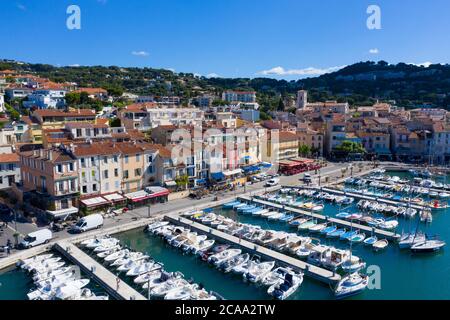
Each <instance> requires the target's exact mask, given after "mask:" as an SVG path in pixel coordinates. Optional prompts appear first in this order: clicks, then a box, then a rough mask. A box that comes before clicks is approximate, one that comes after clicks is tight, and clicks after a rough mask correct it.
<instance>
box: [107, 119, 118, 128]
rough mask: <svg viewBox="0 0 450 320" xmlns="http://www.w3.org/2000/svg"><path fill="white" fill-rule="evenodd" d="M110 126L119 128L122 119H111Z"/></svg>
mask: <svg viewBox="0 0 450 320" xmlns="http://www.w3.org/2000/svg"><path fill="white" fill-rule="evenodd" d="M109 126H110V127H112V128H119V127H120V126H121V122H120V119H119V118H114V119H110V120H109Z"/></svg>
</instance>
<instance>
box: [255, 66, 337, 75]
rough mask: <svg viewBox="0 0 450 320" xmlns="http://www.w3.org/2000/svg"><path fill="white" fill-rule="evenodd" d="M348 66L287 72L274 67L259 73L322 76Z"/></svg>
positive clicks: (290, 70) (281, 68)
mask: <svg viewBox="0 0 450 320" xmlns="http://www.w3.org/2000/svg"><path fill="white" fill-rule="evenodd" d="M345 67H346V66H338V67H329V68H325V69H321V68H315V67H309V68H304V69H289V70H285V69H284V68H283V67H274V68H272V69H269V70H263V71H260V72H258V73H257V74H259V75H264V76H269V75H274V76H320V75H322V74H325V73H330V72H335V71H338V70H340V69H342V68H345Z"/></svg>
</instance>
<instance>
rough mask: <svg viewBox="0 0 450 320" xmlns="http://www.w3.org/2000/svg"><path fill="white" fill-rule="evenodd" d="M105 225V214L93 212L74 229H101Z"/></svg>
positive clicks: (73, 229)
mask: <svg viewBox="0 0 450 320" xmlns="http://www.w3.org/2000/svg"><path fill="white" fill-rule="evenodd" d="M102 226H103V216H102V215H101V214H91V215H89V216H86V217H83V218H81V219H80V220H78V222H77V223H76V224H75V225H74V226H73V228H72V231H74V232H77V233H82V232H86V231H89V230H93V229H99V228H101V227H102Z"/></svg>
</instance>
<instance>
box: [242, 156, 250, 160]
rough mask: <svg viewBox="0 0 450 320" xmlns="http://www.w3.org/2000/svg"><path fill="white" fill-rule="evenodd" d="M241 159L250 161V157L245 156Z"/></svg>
mask: <svg viewBox="0 0 450 320" xmlns="http://www.w3.org/2000/svg"><path fill="white" fill-rule="evenodd" d="M242 159H244V160H251V159H252V157H251V156H245V157H243V158H242Z"/></svg>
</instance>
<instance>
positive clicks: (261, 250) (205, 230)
mask: <svg viewBox="0 0 450 320" xmlns="http://www.w3.org/2000/svg"><path fill="white" fill-rule="evenodd" d="M164 218H165V219H166V220H167V221H170V222H171V223H173V224H177V225H180V226H183V227H187V228H190V229H191V230H195V231H196V232H199V233H202V234H205V235H208V237H210V238H214V239H216V240H219V241H221V242H225V243H229V244H232V245H233V246H234V247H238V248H241V249H243V250H245V251H248V252H249V253H251V254H255V255H259V256H261V257H264V258H266V259H268V260H274V261H276V262H277V264H279V265H280V266H286V267H290V268H292V269H293V270H296V271H303V272H304V273H305V275H306V276H308V277H311V278H313V279H316V280H318V281H321V282H323V283H326V284H335V283H337V282H338V281H339V280H341V276H340V275H339V274H337V273H335V272H333V271H329V270H326V269H323V268H320V267H316V266H314V265H312V264H308V263H305V262H303V261H301V260H299V259H296V258H293V257H290V256H287V255H285V254H282V253H280V252H277V251H274V250H271V249H268V248H265V247H263V246H260V245H257V244H254V243H252V242H249V241H246V240H244V239H239V238H238V237H235V236H232V235H230V234H227V233H224V232H221V231H219V230H216V229H214V228H210V227H208V226H205V225H203V224H200V223H197V222H194V221H192V220H188V219H185V218H182V217H178V216H173V215H167V216H165V217H164Z"/></svg>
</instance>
